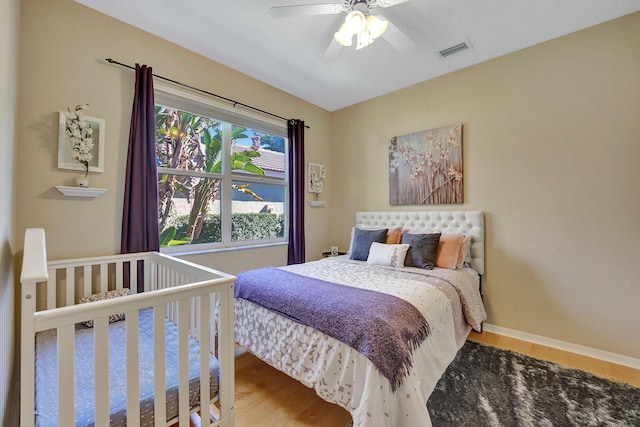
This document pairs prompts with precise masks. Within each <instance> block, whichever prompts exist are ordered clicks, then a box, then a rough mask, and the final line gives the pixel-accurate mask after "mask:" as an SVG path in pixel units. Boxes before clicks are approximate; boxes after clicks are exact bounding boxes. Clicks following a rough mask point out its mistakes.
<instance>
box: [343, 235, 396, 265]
mask: <svg viewBox="0 0 640 427" xmlns="http://www.w3.org/2000/svg"><path fill="white" fill-rule="evenodd" d="M386 240H387V229H386V228H383V229H381V230H362V229H360V228H356V229H355V230H354V231H353V245H352V247H351V256H350V258H351V259H355V260H358V261H366V260H367V258H368V257H369V249H370V248H371V244H372V243H373V242H378V243H384V242H385V241H386Z"/></svg>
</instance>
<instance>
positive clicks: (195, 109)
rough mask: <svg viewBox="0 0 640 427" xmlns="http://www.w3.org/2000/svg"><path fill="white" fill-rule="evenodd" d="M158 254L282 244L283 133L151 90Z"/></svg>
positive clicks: (193, 99) (184, 96)
mask: <svg viewBox="0 0 640 427" xmlns="http://www.w3.org/2000/svg"><path fill="white" fill-rule="evenodd" d="M155 99H156V105H155V113H156V153H157V156H156V158H157V162H158V196H159V197H158V219H159V228H160V230H159V232H160V246H161V247H162V248H164V249H163V251H166V252H176V251H184V250H185V249H186V248H185V246H186V245H189V247H190V248H191V249H192V250H203V249H204V250H206V249H213V248H221V247H230V246H239V245H243V246H246V245H257V244H265V243H274V242H285V241H286V240H287V239H286V230H287V226H286V221H287V218H286V215H285V212H287V202H288V200H287V195H288V191H287V185H288V183H287V170H286V168H287V165H288V162H287V150H286V148H287V139H286V138H285V135H286V128H284V127H281V126H277V125H275V124H273V123H269V122H264V121H261V120H258V119H256V118H254V117H252V116H251V115H249V114H247V115H240V114H238V113H237V112H235V111H229V110H227V109H224V108H223V107H222V106H218V105H216V104H215V103H214V102H213V101H211V100H207V99H204V98H202V97H199V96H197V95H193V94H188V93H182V92H177V91H175V89H170V90H169V89H167V88H165V89H164V90H163V89H160V90H159V89H158V86H157V85H156V94H155Z"/></svg>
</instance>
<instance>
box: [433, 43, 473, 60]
mask: <svg viewBox="0 0 640 427" xmlns="http://www.w3.org/2000/svg"><path fill="white" fill-rule="evenodd" d="M467 49H471V43H469V41H466V42H464V43H460V44H457V45H455V46H451V47H449V48H446V49H443V50H441V51H440V52H439V53H440V56H441V57H443V58H446V57H447V56H451V55H454V54H456V53H458V52H462V51H463V50H467Z"/></svg>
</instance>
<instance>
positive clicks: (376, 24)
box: [367, 15, 389, 40]
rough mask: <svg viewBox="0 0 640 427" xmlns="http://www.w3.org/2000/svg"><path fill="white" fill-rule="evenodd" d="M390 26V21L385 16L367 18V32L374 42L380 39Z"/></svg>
mask: <svg viewBox="0 0 640 427" xmlns="http://www.w3.org/2000/svg"><path fill="white" fill-rule="evenodd" d="M388 26H389V21H387V20H386V18H385V17H384V16H375V15H369V16H368V17H367V30H368V31H369V35H370V37H371V39H372V40H373V39H377V38H378V37H380V36H381V35H382V33H384V32H385V30H386V29H387V27H388Z"/></svg>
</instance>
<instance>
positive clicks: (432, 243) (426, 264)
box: [402, 233, 440, 270]
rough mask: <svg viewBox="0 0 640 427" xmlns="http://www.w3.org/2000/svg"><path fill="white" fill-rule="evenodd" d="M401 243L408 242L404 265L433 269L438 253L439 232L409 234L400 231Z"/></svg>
mask: <svg viewBox="0 0 640 427" xmlns="http://www.w3.org/2000/svg"><path fill="white" fill-rule="evenodd" d="M402 243H408V244H409V251H407V256H406V257H405V258H404V265H405V266H406V267H418V268H424V269H425V270H433V267H434V266H435V263H436V255H437V254H438V244H439V243H440V233H431V234H410V233H402Z"/></svg>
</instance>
